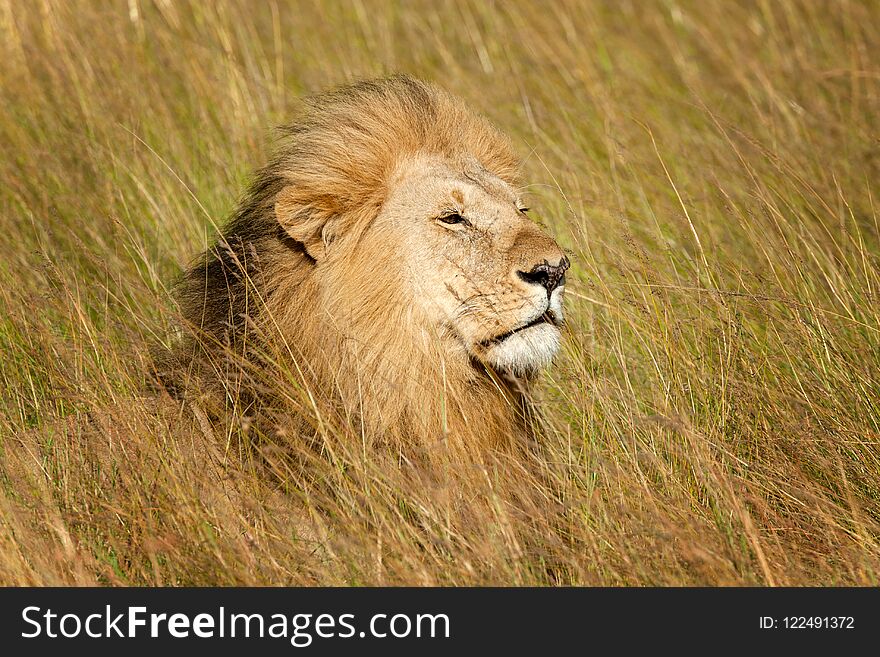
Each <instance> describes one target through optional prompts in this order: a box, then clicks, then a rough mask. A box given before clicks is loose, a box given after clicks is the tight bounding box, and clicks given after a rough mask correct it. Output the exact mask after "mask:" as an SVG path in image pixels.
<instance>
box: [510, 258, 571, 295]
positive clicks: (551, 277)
mask: <svg viewBox="0 0 880 657" xmlns="http://www.w3.org/2000/svg"><path fill="white" fill-rule="evenodd" d="M570 264H571V263H569V261H568V258H566V257H565V256H563V257H562V260H560V261H559V264H558V265H551V264H550V263H549V262H547V261H546V260H545V261H544V262H542V263H541V264H540V265H535V266H534V267H532V269H531V270H530V271H518V272H517V274H518V275H519V277H520V278H521V279H522V280H524V281H525V282H526V283H531V284H532V285H541V286H543V287H544V289H545V290H547V296H550V294H551V293H552V292H553V290H555V289H556V288H557V287H560V286H561V285H565V270H566V269H568V268H569V266H570Z"/></svg>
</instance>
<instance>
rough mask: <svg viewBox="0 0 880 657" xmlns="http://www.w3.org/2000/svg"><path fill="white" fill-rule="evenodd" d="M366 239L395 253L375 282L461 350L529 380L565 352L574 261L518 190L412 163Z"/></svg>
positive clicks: (473, 168) (474, 167)
mask: <svg viewBox="0 0 880 657" xmlns="http://www.w3.org/2000/svg"><path fill="white" fill-rule="evenodd" d="M359 240H360V242H361V247H363V248H364V249H365V250H366V251H369V252H372V253H378V252H384V253H385V254H386V257H384V258H382V271H375V272H373V276H375V277H376V278H377V279H382V280H384V284H385V285H392V286H395V287H397V288H398V289H400V288H402V289H403V294H404V298H406V299H408V302H409V303H410V304H411V305H412V312H413V313H417V314H419V315H420V316H421V318H422V322H420V323H424V324H425V325H426V327H427V330H428V331H430V332H432V333H433V334H434V337H436V338H437V339H440V340H444V341H446V342H447V343H448V344H449V347H450V348H451V349H452V350H454V351H458V352H463V353H464V354H465V355H466V356H467V357H469V358H470V359H472V360H476V361H478V362H481V363H483V364H485V365H488V366H490V367H492V368H493V369H495V370H496V371H499V372H502V373H505V374H511V375H514V376H525V377H528V376H530V375H532V374H533V373H535V372H536V371H537V370H538V369H539V368H541V367H543V366H546V365H547V364H549V362H550V361H551V359H552V358H553V356H554V355H555V353H556V351H557V350H558V348H559V343H560V337H561V333H560V327H561V325H562V322H563V310H562V303H563V295H564V291H565V271H566V269H568V266H569V262H568V259H567V258H566V257H565V255H564V254H563V252H562V250H561V249H560V248H559V246H558V245H557V244H556V242H555V241H554V240H553V239H551V238H550V237H549V236H547V235H546V234H544V233H543V232H542V231H541V230H539V229H538V227H537V226H536V225H535V224H534V223H533V222H532V221H530V220H529V218H528V217H527V216H526V208H525V207H524V206H523V204H522V200H521V199H520V198H519V197H518V195H517V193H516V190H515V189H513V188H512V187H511V186H510V185H508V184H507V183H505V182H504V181H503V180H501V179H500V178H499V177H497V176H495V175H493V174H491V173H489V172H488V171H486V170H485V169H484V168H483V167H481V166H480V165H479V164H478V163H477V161H476V160H473V159H471V160H469V161H466V162H462V163H452V162H448V161H445V160H444V159H442V158H439V157H436V156H419V157H415V158H409V159H407V160H405V161H403V162H402V163H401V164H400V165H399V166H398V168H397V172H396V175H395V176H393V177H392V181H391V185H390V188H389V194H388V196H387V198H386V200H385V202H384V204H383V206H382V208H381V210H380V212H379V214H378V216H377V217H376V218H375V219H374V221H372V222H371V225H370V228H369V229H368V230H367V231H366V233H365V234H364V235H362V236H361V237H360V238H359ZM392 254H393V255H392Z"/></svg>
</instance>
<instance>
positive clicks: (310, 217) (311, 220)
mask: <svg viewBox="0 0 880 657" xmlns="http://www.w3.org/2000/svg"><path fill="white" fill-rule="evenodd" d="M275 217H276V219H277V220H278V223H279V224H281V227H282V228H284V230H285V231H286V232H287V234H288V235H290V236H291V237H292V238H293V239H295V240H296V241H297V242H299V243H301V244H302V245H303V247H304V248H305V250H306V253H308V254H309V256H310V257H311V258H312V259H314V260H315V261H316V262H318V261H320V260H322V259H323V258H324V256H325V255H326V252H327V247H328V246H329V245H330V243H331V242H332V241H333V240H334V238H335V230H334V229H335V224H336V221H335V220H334V219H335V217H336V213H335V212H333V211H332V209H331V208H321V207H317V206H316V205H315V204H313V203H309V202H304V200H303V199H301V198H300V197H299V196H298V195H297V193H296V191H295V190H294V188H293V187H292V186H291V187H285V188H284V189H282V190H281V191H280V192H279V193H278V196H276V197H275Z"/></svg>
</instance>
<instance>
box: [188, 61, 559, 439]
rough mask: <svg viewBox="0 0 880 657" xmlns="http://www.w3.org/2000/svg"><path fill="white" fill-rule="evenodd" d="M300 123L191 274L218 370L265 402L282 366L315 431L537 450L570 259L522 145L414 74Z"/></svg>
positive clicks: (317, 108) (340, 97)
mask: <svg viewBox="0 0 880 657" xmlns="http://www.w3.org/2000/svg"><path fill="white" fill-rule="evenodd" d="M286 133H287V137H286V142H285V143H284V145H283V146H282V148H281V149H280V151H279V152H278V154H277V155H276V157H275V158H274V160H273V161H272V162H271V163H270V164H269V165H268V166H266V167H265V168H264V169H262V170H261V171H260V172H259V173H258V175H257V177H256V180H255V181H254V182H253V184H252V185H251V187H250V190H249V192H248V194H247V196H246V198H245V199H244V200H243V202H242V203H241V204H240V206H239V207H238V209H237V210H236V212H235V214H234V216H233V218H232V220H231V221H230V223H229V224H228V225H227V226H226V228H225V230H223V232H222V236H221V237H220V238H219V240H218V241H217V243H216V244H215V245H214V246H213V247H212V248H210V249H209V250H208V251H207V252H206V253H205V254H204V255H203V256H202V257H201V258H200V259H199V260H198V261H197V262H196V264H194V265H193V266H192V267H191V268H190V269H189V270H188V271H187V273H186V274H185V276H184V278H183V281H182V283H181V285H180V286H179V298H180V300H181V305H182V309H183V313H184V316H185V317H186V319H187V320H188V322H190V323H191V324H192V325H193V326H194V327H195V329H196V330H195V331H194V334H195V335H196V336H197V339H196V340H194V341H192V342H191V343H190V344H191V345H194V346H196V350H194V351H193V353H196V351H197V352H198V353H199V356H198V358H197V360H199V361H200V362H202V364H203V366H202V368H201V369H202V373H203V375H204V374H207V378H206V379H205V380H210V379H214V380H215V381H216V380H220V381H223V382H224V384H225V385H226V386H227V389H228V387H229V386H228V381H229V380H230V379H233V378H236V377H238V378H236V380H237V381H239V382H240V381H242V380H243V379H242V378H241V377H242V375H241V372H245V371H249V372H251V374H248V375H246V377H249V378H247V380H248V381H250V382H251V383H250V384H247V383H246V384H245V386H246V387H247V386H248V385H250V387H251V388H253V389H254V390H252V391H251V392H252V393H253V395H254V398H260V399H263V401H264V402H265V398H266V397H268V396H271V395H269V394H268V393H266V392H265V388H266V385H267V384H266V383H265V380H264V382H263V384H261V385H262V388H261V385H257V384H256V383H254V377H253V372H254V371H259V370H264V371H265V369H266V368H270V369H271V370H272V372H273V373H274V374H273V377H274V380H275V384H274V386H275V387H276V394H275V395H274V398H275V399H276V400H277V399H278V398H280V397H283V398H285V399H286V400H287V401H289V402H293V403H294V406H295V407H297V408H299V409H300V410H301V411H302V412H303V413H304V414H306V415H309V414H310V415H311V416H312V418H311V419H310V420H308V422H311V424H312V426H317V425H318V424H321V425H326V424H327V423H328V422H330V420H329V419H328V416H329V415H334V414H335V416H336V418H337V419H339V418H342V419H344V420H345V421H347V422H349V426H350V427H351V426H353V427H355V428H356V430H357V432H358V434H359V435H362V436H365V437H366V438H367V439H369V440H374V441H387V440H396V441H399V443H400V444H401V445H404V444H409V445H414V446H417V447H421V448H423V449H429V448H432V447H433V446H436V445H438V444H445V445H446V446H447V447H450V446H455V447H458V448H465V449H472V448H477V449H485V448H488V447H499V446H502V445H505V444H513V443H516V442H522V440H523V439H524V438H525V437H526V435H527V433H528V432H527V426H528V424H529V423H528V422H527V413H526V412H525V411H524V409H525V404H524V394H525V392H526V389H527V386H528V383H529V381H530V380H531V379H532V378H533V377H534V374H535V373H536V372H537V371H539V369H540V368H542V367H544V366H546V365H547V364H548V363H550V361H551V359H552V358H553V356H554V354H555V353H556V351H557V349H558V347H559V343H560V327H561V324H562V321H563V313H562V298H563V291H564V289H565V271H566V269H568V266H569V262H568V259H567V258H566V257H565V255H564V254H563V252H562V250H561V249H560V248H559V246H557V244H556V243H555V242H554V241H553V240H552V239H551V238H550V237H548V236H547V235H545V234H544V233H543V232H541V231H540V230H539V229H538V228H537V227H536V226H535V224H534V223H532V222H531V221H530V220H529V219H528V217H527V216H526V208H525V207H524V206H523V204H522V200H521V199H520V198H519V195H518V192H517V187H516V178H515V172H516V168H517V165H518V162H517V160H516V158H515V157H514V155H513V154H512V153H511V150H510V147H509V143H508V141H507V139H506V138H504V137H503V136H502V135H500V134H499V133H498V132H497V131H496V130H495V129H494V128H493V127H492V126H490V125H489V123H487V122H486V121H485V120H484V119H482V118H480V117H478V116H476V115H475V114H473V113H472V112H471V111H469V110H468V109H467V108H466V107H465V106H464V104H463V103H462V102H461V101H460V100H458V99H456V98H454V97H452V96H450V95H448V94H447V93H445V92H443V91H441V90H440V89H438V88H436V87H434V86H432V85H429V84H426V83H423V82H420V81H417V80H414V79H412V78H409V77H405V76H395V77H392V78H389V79H384V80H377V81H368V82H360V83H357V84H354V85H351V86H348V87H345V88H342V89H339V90H337V91H333V92H330V93H327V94H325V95H322V96H320V97H318V98H316V99H313V100H311V101H309V103H308V110H307V112H306V113H305V116H304V117H303V118H302V119H301V120H300V121H299V122H298V123H296V124H294V125H293V126H291V127H289V128H287V129H286ZM224 354H225V356H224ZM218 356H219V358H218ZM230 356H234V357H235V358H237V359H238V362H239V363H240V365H241V366H240V367H238V368H237V369H236V368H230V366H229V363H230ZM205 362H210V363H211V365H210V366H208V367H205V366H204V363H205ZM209 367H213V370H211V369H209ZM258 389H259V390H258ZM285 389H286V391H285ZM277 390H281V391H282V392H281V393H280V394H278V393H277ZM237 394H238V393H237ZM316 415H318V416H322V417H319V418H318V420H317V422H316V421H315V417H314V416H316Z"/></svg>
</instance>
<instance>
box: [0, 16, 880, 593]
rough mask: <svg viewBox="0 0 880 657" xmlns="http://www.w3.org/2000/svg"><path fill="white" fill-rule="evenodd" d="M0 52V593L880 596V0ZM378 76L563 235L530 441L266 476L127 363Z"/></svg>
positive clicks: (25, 43) (211, 22)
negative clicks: (464, 140)
mask: <svg viewBox="0 0 880 657" xmlns="http://www.w3.org/2000/svg"><path fill="white" fill-rule="evenodd" d="M0 62H2V64H0V385H2V390H0V583H4V584H101V583H107V584H135V585H138V584H166V585H167V584H175V585H182V584H196V585H198V584H245V585H251V584H293V585H300V584H306V585H309V584H342V585H348V584H352V585H363V584H368V585H371V584H417V585H421V584H444V585H445V584H456V585H474V584H516V585H521V584H537V585H546V584H610V585H644V584H659V585H679V584H709V585H718V584H754V585H802V584H834V585H838V584H862V585H865V584H871V585H876V584H878V578H880V296H878V294H880V220H878V208H877V204H878V199H877V196H878V192H880V188H878V184H877V181H878V179H880V175H878V174H880V131H878V127H880V6H878V4H877V3H874V2H865V3H861V2H849V1H843V0H841V1H839V2H828V3H820V2H812V1H809V0H804V1H802V2H794V1H790V2H770V1H766V2H753V3H732V2H717V3H716V2H678V1H673V0H668V1H663V2H644V3H643V2H625V1H624V2H619V3H589V2H587V3H585V2H555V3H550V4H545V3H538V2H534V3H526V2H519V3H507V2H504V3H495V4H490V3H484V2H479V1H477V0H451V1H449V2H441V3H438V2H433V1H432V2H428V1H424V2H407V3H400V4H398V3H384V2H378V1H377V2H373V1H369V2H368V1H366V0H363V1H359V0H354V1H352V2H345V3H326V4H325V3H306V2H295V3H290V4H282V3H277V4H276V3H274V2H269V3H265V4H257V3H250V2H246V1H245V0H239V1H237V2H220V3H208V2H203V3H193V4H190V3H184V2H175V1H172V0H155V2H146V1H144V0H129V1H128V2H127V3H124V2H114V3H91V2H82V3H73V2H34V3H25V2H18V1H15V0H0ZM397 71H400V72H406V73H410V74H413V75H416V76H418V77H422V78H425V79H428V80H432V81H435V82H437V83H439V84H440V85H442V86H444V87H446V88H448V89H449V90H450V91H453V92H455V93H457V94H459V95H461V96H463V97H464V98H466V99H467V100H468V101H469V102H470V103H472V105H473V106H474V107H476V108H477V109H479V110H480V111H482V112H483V113H485V114H486V115H487V116H489V117H490V118H491V119H492V120H493V121H494V122H495V123H496V124H497V125H498V126H500V127H501V128H502V129H503V130H504V131H506V132H507V133H509V134H510V135H511V137H512V138H513V141H514V143H515V144H516V146H517V148H518V149H519V152H520V153H521V154H522V156H523V158H524V162H525V163H524V177H525V178H526V179H527V180H529V181H531V182H532V183H533V184H531V185H530V186H529V188H528V192H529V195H530V205H531V207H532V208H533V214H534V215H536V216H537V218H538V219H539V220H540V222H541V223H543V224H544V225H545V226H546V227H547V229H548V230H549V231H550V232H551V233H553V234H554V235H555V236H556V237H557V238H558V239H559V241H560V243H562V244H563V245H564V246H565V247H566V248H567V249H568V251H569V253H570V255H571V257H572V260H573V263H574V266H573V271H572V275H571V283H570V285H569V290H570V294H569V298H568V309H569V317H570V323H569V330H568V334H567V337H566V345H565V348H564V352H563V353H562V354H561V356H560V358H559V360H558V363H557V365H556V366H555V367H554V368H553V369H552V370H550V371H548V372H547V374H546V375H545V376H544V378H543V380H542V381H541V385H540V399H541V405H542V411H543V414H544V417H545V421H546V428H545V432H544V433H545V435H544V437H543V442H544V449H543V451H542V453H541V455H540V457H536V460H535V462H534V463H528V464H516V463H514V464H511V463H506V464H505V463H501V462H499V463H490V464H487V466H486V468H485V469H484V470H483V471H481V472H480V473H478V474H479V475H480V476H476V477H472V478H471V480H470V483H468V484H467V485H466V486H465V485H453V484H451V483H450V481H452V480H449V479H446V478H444V476H443V473H437V474H436V476H434V477H426V476H425V474H424V473H416V472H413V471H412V470H411V469H408V468H407V467H405V466H401V465H389V464H388V463H387V460H386V459H383V458H382V457H381V455H379V454H375V455H374V454H368V453H364V454H361V453H360V451H359V445H358V446H356V447H355V449H353V450H352V452H351V453H347V452H345V451H344V450H343V451H342V452H338V451H336V452H334V453H333V455H332V458H331V457H330V456H328V457H327V458H326V459H317V460H315V462H314V463H312V464H311V466H310V467H308V468H304V469H297V468H294V467H287V466H284V465H283V461H279V463H282V464H281V465H278V467H276V468H269V470H271V472H268V471H267V468H266V466H265V464H266V463H267V462H272V461H271V460H270V461H267V460H266V459H258V458H254V457H253V454H252V453H250V452H248V450H246V449H242V448H240V447H235V446H236V445H239V444H240V443H239V442H236V441H235V440H233V438H234V435H233V434H235V433H236V432H237V431H240V430H241V427H235V426H229V427H227V426H223V425H213V426H212V425H210V424H209V423H207V424H206V422H205V421H204V420H205V418H204V417H199V416H198V414H197V413H193V411H192V409H190V408H187V407H185V406H184V407H180V406H178V405H175V404H174V403H172V402H170V401H169V400H168V399H163V398H162V397H161V395H159V394H157V393H156V392H154V387H153V386H151V385H150V382H151V380H152V367H151V357H150V351H151V348H153V346H154V345H156V344H157V343H158V344H161V343H162V342H163V341H164V340H166V339H167V338H166V336H167V332H168V327H169V326H170V325H171V323H172V321H173V319H174V316H175V307H174V303H173V300H172V299H171V297H170V295H169V292H168V289H169V286H170V285H171V283H172V282H173V281H174V279H175V277H176V276H177V275H178V274H179V272H180V271H181V268H182V267H183V266H184V265H185V263H186V262H187V261H188V260H189V259H190V258H191V257H192V256H193V255H194V254H196V253H197V252H198V251H199V250H201V249H202V248H204V246H205V244H206V242H207V241H208V240H210V239H211V236H212V235H213V234H215V230H216V226H217V225H218V224H220V223H222V221H223V220H224V218H225V217H226V216H227V215H228V213H229V212H230V211H231V209H232V208H233V206H234V204H235V201H236V199H237V197H238V196H239V194H240V193H241V191H242V190H243V188H244V186H245V185H246V182H247V179H248V175H249V172H250V171H252V170H253V169H254V168H255V167H256V166H258V165H260V164H261V163H263V162H264V161H265V159H266V157H267V154H268V152H269V151H270V150H271V147H272V142H273V131H272V127H273V126H276V125H279V124H282V123H284V122H286V121H289V120H291V118H292V117H295V115H296V113H297V108H298V99H299V98H300V97H301V96H302V95H304V94H310V93H315V92H318V91H320V90H323V89H325V88H327V87H328V86H332V85H335V84H339V83H343V82H346V81H350V80H352V79H355V78H360V77H371V76H376V75H382V74H388V73H391V72H397ZM291 440H295V437H293V438H291Z"/></svg>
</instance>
